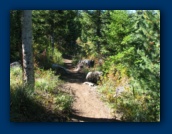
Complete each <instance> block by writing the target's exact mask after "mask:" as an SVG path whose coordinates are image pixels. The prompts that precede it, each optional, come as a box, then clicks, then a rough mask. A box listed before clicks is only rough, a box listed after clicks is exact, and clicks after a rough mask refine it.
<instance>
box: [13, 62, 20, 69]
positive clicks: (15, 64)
mask: <svg viewBox="0 0 172 134" xmlns="http://www.w3.org/2000/svg"><path fill="white" fill-rule="evenodd" d="M11 67H21V64H20V63H19V62H18V61H16V62H13V63H11V64H10V68H11Z"/></svg>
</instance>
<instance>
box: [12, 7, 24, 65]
mask: <svg viewBox="0 0 172 134" xmlns="http://www.w3.org/2000/svg"><path fill="white" fill-rule="evenodd" d="M21 13H22V12H21V11H20V10H11V11H10V62H13V61H18V60H21V49H22V43H21V22H20V20H21V19H20V18H21Z"/></svg>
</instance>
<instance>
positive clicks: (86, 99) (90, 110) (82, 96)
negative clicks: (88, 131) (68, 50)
mask: <svg viewBox="0 0 172 134" xmlns="http://www.w3.org/2000/svg"><path fill="white" fill-rule="evenodd" d="M64 63H65V67H66V68H67V69H68V70H69V74H66V75H63V76H62V77H61V78H62V79H63V80H64V81H65V84H64V85H63V86H64V87H65V89H68V90H70V93H71V94H72V95H73V96H74V103H73V106H72V109H73V110H72V114H71V115H70V117H71V122H117V121H118V120H116V119H115V118H114V117H113V116H112V113H111V110H110V108H109V107H108V106H107V105H106V104H105V103H104V102H103V101H102V100H101V99H100V94H99V93H98V92H97V89H96V88H94V87H90V86H89V85H86V84H83V82H85V76H86V74H84V73H83V72H78V71H76V69H75V68H74V66H73V65H72V60H70V59H64Z"/></svg>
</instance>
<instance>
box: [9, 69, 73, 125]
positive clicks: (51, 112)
mask: <svg viewBox="0 0 172 134" xmlns="http://www.w3.org/2000/svg"><path fill="white" fill-rule="evenodd" d="M60 84H62V81H61V80H59V78H58V76H55V75H54V72H53V71H51V70H46V71H45V70H41V69H38V68H37V69H36V70H35V89H34V90H33V89H30V88H26V87H23V86H22V70H21V68H20V67H12V68H11V69H10V98H11V99H10V120H11V121H12V122H30V121H31V122H35V121H36V122H37V121H39V122H40V121H43V122H46V121H48V122H59V121H60V122H63V121H68V115H69V113H70V110H71V105H72V101H73V98H72V96H70V95H69V94H67V93H64V92H62V91H60V90H59V88H58V85H60Z"/></svg>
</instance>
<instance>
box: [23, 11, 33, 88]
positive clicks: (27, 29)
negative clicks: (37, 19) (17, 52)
mask: <svg viewBox="0 0 172 134" xmlns="http://www.w3.org/2000/svg"><path fill="white" fill-rule="evenodd" d="M22 54H23V82H24V85H26V86H29V87H31V88H34V83H35V79H34V66H33V52H32V10H24V11H23V17H22Z"/></svg>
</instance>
